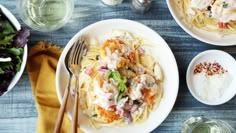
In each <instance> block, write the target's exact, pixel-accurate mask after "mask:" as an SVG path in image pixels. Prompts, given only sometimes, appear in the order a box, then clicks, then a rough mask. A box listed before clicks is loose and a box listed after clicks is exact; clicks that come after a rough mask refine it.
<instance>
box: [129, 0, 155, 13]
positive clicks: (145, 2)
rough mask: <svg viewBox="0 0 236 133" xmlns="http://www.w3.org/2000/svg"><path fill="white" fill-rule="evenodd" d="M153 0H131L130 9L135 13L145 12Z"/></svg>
mask: <svg viewBox="0 0 236 133" xmlns="http://www.w3.org/2000/svg"><path fill="white" fill-rule="evenodd" d="M152 2H153V0H132V7H131V8H132V9H133V10H134V11H135V12H137V13H145V12H147V11H148V10H149V9H150V7H151V5H152Z"/></svg>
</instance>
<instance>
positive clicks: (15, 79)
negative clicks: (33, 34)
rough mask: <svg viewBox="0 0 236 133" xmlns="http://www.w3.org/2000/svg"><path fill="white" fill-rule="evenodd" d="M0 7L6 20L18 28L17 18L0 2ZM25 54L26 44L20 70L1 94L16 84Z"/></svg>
mask: <svg viewBox="0 0 236 133" xmlns="http://www.w3.org/2000/svg"><path fill="white" fill-rule="evenodd" d="M0 8H1V9H2V12H3V13H4V15H5V16H6V17H7V18H8V20H9V21H10V22H11V23H12V25H13V26H14V27H15V28H16V30H18V31H19V30H20V28H21V25H20V23H19V22H18V21H17V19H16V18H15V17H14V15H13V14H12V13H11V12H10V11H9V10H8V9H7V8H5V7H4V6H2V5H1V4H0ZM27 54H28V48H27V44H26V45H25V47H24V53H23V57H22V63H21V68H20V71H18V72H17V73H16V75H15V76H14V78H13V79H12V81H11V83H10V85H9V86H8V88H7V91H6V92H4V93H3V94H2V96H4V95H6V94H7V93H8V92H9V91H10V90H12V88H13V87H14V86H15V85H16V83H17V82H18V81H19V79H20V77H21V75H22V73H23V72H24V69H25V65H26V60H27Z"/></svg>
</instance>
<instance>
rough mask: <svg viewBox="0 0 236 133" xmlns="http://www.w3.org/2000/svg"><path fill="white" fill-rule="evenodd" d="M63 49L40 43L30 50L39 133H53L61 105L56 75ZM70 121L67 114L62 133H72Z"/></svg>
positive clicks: (32, 84) (29, 67) (31, 75)
mask: <svg viewBox="0 0 236 133" xmlns="http://www.w3.org/2000/svg"><path fill="white" fill-rule="evenodd" d="M60 54H61V49H60V48H59V47H56V46H52V45H50V44H47V43H46V42H39V43H38V44H36V45H35V46H34V47H32V48H31V49H30V52H29V55H28V61H27V71H28V74H29V79H30V83H31V86H32V93H33V96H34V100H35V104H36V108H37V111H38V120H37V127H36V132H37V133H52V131H53V128H54V125H55V121H56V118H57V114H58V111H59V108H60V103H59V101H58V98H57V94H56V89H55V88H56V86H55V73H56V67H57V62H58V59H59V57H60ZM70 128H71V125H70V121H69V119H68V118H67V116H66V114H65V115H64V120H63V123H62V127H61V133H67V132H70Z"/></svg>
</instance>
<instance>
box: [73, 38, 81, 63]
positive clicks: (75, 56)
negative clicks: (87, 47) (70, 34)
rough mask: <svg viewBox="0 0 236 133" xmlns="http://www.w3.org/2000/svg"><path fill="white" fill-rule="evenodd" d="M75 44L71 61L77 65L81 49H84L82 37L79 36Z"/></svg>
mask: <svg viewBox="0 0 236 133" xmlns="http://www.w3.org/2000/svg"><path fill="white" fill-rule="evenodd" d="M75 45H76V47H75V49H74V54H73V60H72V62H71V63H72V64H77V65H78V64H79V62H80V59H81V56H82V53H83V52H82V51H83V49H84V39H83V38H79V39H78V41H77V42H76V44H75Z"/></svg>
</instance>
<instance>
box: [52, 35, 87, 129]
mask: <svg viewBox="0 0 236 133" xmlns="http://www.w3.org/2000/svg"><path fill="white" fill-rule="evenodd" d="M85 50H86V45H85V40H84V38H83V37H80V38H79V39H78V40H77V42H75V43H74V44H73V46H72V47H71V48H70V50H69V51H68V53H67V55H66V57H65V60H64V62H65V66H66V69H67V71H68V72H69V83H68V86H67V88H66V90H65V92H64V96H63V101H62V104H61V107H60V109H59V112H58V116H57V120H56V124H55V127H54V130H53V133H59V132H60V129H61V124H62V122H63V117H64V112H65V108H66V104H67V100H68V96H69V92H70V86H71V78H72V76H73V75H74V76H75V79H76V87H75V101H74V112H73V120H72V121H73V124H72V133H77V117H78V95H79V93H78V87H79V72H80V61H81V58H82V56H83V55H84V54H85Z"/></svg>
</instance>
